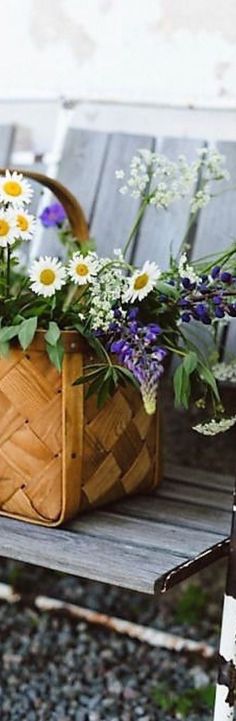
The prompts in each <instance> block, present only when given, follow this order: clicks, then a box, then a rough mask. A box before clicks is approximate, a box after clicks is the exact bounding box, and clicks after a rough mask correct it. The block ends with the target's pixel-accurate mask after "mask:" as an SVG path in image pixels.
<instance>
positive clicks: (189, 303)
mask: <svg viewBox="0 0 236 721" xmlns="http://www.w3.org/2000/svg"><path fill="white" fill-rule="evenodd" d="M233 281H234V277H233V276H232V274H231V273H230V272H228V271H226V270H221V267H220V266H219V265H216V266H215V267H214V268H213V269H212V271H211V275H210V276H207V275H206V274H203V275H202V276H201V277H200V278H199V281H198V283H197V286H196V285H195V287H194V288H193V285H192V284H191V283H190V282H188V279H187V278H182V279H181V283H182V286H183V289H182V292H181V298H180V299H179V300H178V306H179V307H180V309H181V313H180V316H181V320H182V321H183V322H184V323H189V321H190V320H191V319H194V320H197V321H200V322H201V323H203V324H204V325H210V324H211V323H212V321H213V320H214V319H221V318H224V317H225V315H226V314H228V315H230V316H235V315H236V312H235V308H236V305H235V304H234V303H232V295H231V290H230V289H229V288H227V286H230V285H231V284H232V283H233ZM230 295H231V297H230Z"/></svg>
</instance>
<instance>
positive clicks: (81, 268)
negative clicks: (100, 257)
mask: <svg viewBox="0 0 236 721" xmlns="http://www.w3.org/2000/svg"><path fill="white" fill-rule="evenodd" d="M75 272H76V273H77V275H80V276H81V275H82V276H85V275H88V273H89V268H88V266H87V265H86V263H78V265H77V266H76V268H75Z"/></svg>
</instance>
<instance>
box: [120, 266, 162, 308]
mask: <svg viewBox="0 0 236 721" xmlns="http://www.w3.org/2000/svg"><path fill="white" fill-rule="evenodd" d="M160 274H161V271H160V268H158V266H157V265H156V263H151V262H150V261H149V260H146V262H145V263H144V265H143V267H142V268H141V270H136V271H135V273H134V274H133V275H132V276H131V278H128V288H127V290H126V291H125V293H124V301H125V302H128V301H131V303H134V302H135V301H136V300H143V298H146V296H147V295H148V294H149V293H150V292H151V290H153V288H154V286H155V283H156V280H158V278H159V277H160Z"/></svg>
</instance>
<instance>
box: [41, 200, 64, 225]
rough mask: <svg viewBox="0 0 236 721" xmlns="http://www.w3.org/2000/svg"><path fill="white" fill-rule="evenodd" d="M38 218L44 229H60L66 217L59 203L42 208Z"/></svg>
mask: <svg viewBox="0 0 236 721" xmlns="http://www.w3.org/2000/svg"><path fill="white" fill-rule="evenodd" d="M39 217H40V220H41V222H42V224H43V225H44V227H45V228H53V227H54V226H59V227H60V226H61V225H62V223H64V221H65V220H66V217H67V216H66V212H65V210H64V208H63V205H61V203H52V205H48V206H47V207H46V208H44V210H43V212H42V213H41V215H40V216H39Z"/></svg>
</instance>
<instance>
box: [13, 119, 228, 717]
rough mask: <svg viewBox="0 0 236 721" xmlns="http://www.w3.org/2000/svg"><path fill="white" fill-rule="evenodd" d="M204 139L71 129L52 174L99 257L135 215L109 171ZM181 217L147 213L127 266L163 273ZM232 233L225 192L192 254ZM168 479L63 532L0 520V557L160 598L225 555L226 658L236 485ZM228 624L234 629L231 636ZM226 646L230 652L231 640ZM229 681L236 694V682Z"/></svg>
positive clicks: (224, 675) (200, 478) (181, 475)
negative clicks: (150, 264) (150, 263)
mask: <svg viewBox="0 0 236 721" xmlns="http://www.w3.org/2000/svg"><path fill="white" fill-rule="evenodd" d="M12 137H13V130H12V129H11V128H5V129H2V131H1V134H0V138H1V141H0V166H4V165H5V166H8V165H11V147H12ZM202 142H203V141H201V143H200V142H199V141H196V140H192V141H190V140H176V139H172V138H166V139H165V138H164V139H162V138H160V139H155V138H150V137H144V136H142V137H140V136H131V135H123V134H112V135H109V134H107V133H97V132H96V133H95V132H91V131H90V132H89V131H86V130H77V129H71V130H69V132H68V135H67V138H66V142H65V147H64V151H63V155H62V158H61V162H60V167H59V173H58V177H59V179H60V180H61V181H62V182H63V183H64V184H65V185H67V186H68V187H69V188H70V189H71V190H72V191H73V193H74V194H75V195H76V196H77V197H78V198H79V200H80V202H81V204H82V205H83V207H84V209H85V212H86V214H87V217H88V219H89V222H90V229H91V235H92V236H94V237H95V238H96V241H97V247H98V251H102V253H103V254H105V253H106V252H107V253H110V252H111V248H114V247H119V246H120V245H122V243H123V241H124V238H125V237H126V236H127V233H128V230H129V228H130V226H131V224H132V221H133V219H134V215H135V212H136V206H135V203H134V202H131V201H130V200H129V199H128V198H126V197H125V198H124V197H121V196H120V195H119V193H118V192H117V187H116V182H115V179H114V173H115V170H116V169H117V168H120V167H125V166H127V165H128V163H129V161H130V159H131V157H132V155H133V154H134V152H135V150H136V149H137V148H138V147H149V148H156V149H158V150H160V151H161V152H163V153H165V154H168V155H169V156H170V157H171V158H173V159H174V158H176V156H177V155H178V154H179V153H185V154H186V155H187V157H188V158H189V159H192V158H193V157H194V155H195V149H196V146H199V144H202ZM219 148H220V150H221V151H222V152H224V153H225V155H226V157H227V166H228V167H229V170H230V172H231V174H232V176H236V144H232V143H223V144H219ZM234 180H236V177H234ZM187 220H188V203H186V204H182V206H181V205H179V206H175V207H174V206H173V208H172V210H171V211H170V213H168V214H165V213H162V214H161V213H160V214H159V216H157V215H156V213H154V211H153V212H152V210H150V213H149V214H148V216H147V217H146V219H145V220H144V222H143V224H142V226H141V230H140V232H139V233H138V235H137V237H136V240H135V247H134V251H133V252H132V260H133V261H134V262H136V263H137V264H140V263H142V261H143V260H144V259H145V258H146V257H148V258H151V259H155V260H156V261H157V262H158V263H159V264H160V265H161V266H162V267H165V266H166V265H167V263H168V255H169V245H170V242H172V248H173V251H174V252H176V251H177V249H178V246H179V243H180V240H181V238H182V236H183V232H184V229H185V227H186V224H187ZM235 229H236V203H235V199H234V197H233V196H232V193H231V192H230V193H228V194H226V195H225V196H224V200H223V202H222V199H218V200H214V202H213V203H212V206H211V208H210V209H208V211H207V212H206V211H205V210H203V211H202V212H201V213H200V214H199V217H198V222H197V224H196V225H195V226H194V228H193V231H192V233H191V238H190V240H191V244H192V256H193V257H197V256H200V255H204V254H205V253H206V252H207V253H210V252H213V251H218V250H220V249H222V248H223V247H224V246H226V245H228V243H229V239H230V237H232V236H233V235H234V233H235ZM163 239H164V241H165V242H163ZM54 245H55V241H54ZM54 250H55V248H54ZM224 341H225V352H226V353H227V352H234V351H235V348H234V345H235V323H231V326H230V329H229V331H228V332H227V334H225V338H224ZM177 442H178V441H177ZM203 442H206V441H203ZM216 453H217V443H216ZM199 462H200V459H199ZM164 476H165V477H164V479H163V482H162V484H161V486H160V488H159V489H158V491H157V493H156V494H155V497H151V498H150V497H135V498H132V499H128V500H122V501H120V502H117V503H115V504H113V505H112V506H111V507H109V508H106V509H105V510H98V511H96V512H94V513H93V514H88V515H85V516H83V517H82V518H79V519H78V520H74V521H73V522H71V523H69V524H67V525H66V526H65V527H63V528H60V529H47V528H41V527H37V526H33V525H30V524H26V523H22V522H17V521H13V520H8V519H6V518H0V553H1V556H3V557H6V558H11V559H17V560H19V561H24V562H27V563H31V564H35V565H40V566H43V567H46V568H50V569H53V570H58V571H63V572H66V573H71V574H74V575H76V576H80V577H84V578H88V579H92V580H96V581H102V582H106V583H110V584H114V585H117V586H121V587H125V588H129V589H133V590H135V591H140V592H144V593H147V594H154V593H157V592H160V591H162V592H163V591H166V590H167V589H169V588H170V587H172V586H174V584H176V583H179V582H180V581H181V580H183V579H185V578H187V577H189V576H190V575H191V574H193V573H195V572H196V571H198V570H200V569H202V568H204V567H206V566H208V565H209V564H210V563H211V562H213V561H215V560H217V559H218V558H220V557H222V556H228V557H229V573H228V584H227V598H228V601H227V602H226V611H225V615H224V629H223V637H222V642H221V654H222V656H224V644H225V640H224V635H225V633H226V636H227V633H228V646H230V640H229V639H230V634H235V630H236V620H235V606H234V604H236V601H234V600H233V599H234V598H235V596H236V580H235V568H236V562H235V555H236V551H235V548H234V543H233V540H232V538H231V540H230V526H231V510H232V501H231V497H232V490H233V485H234V480H233V478H232V477H230V476H225V475H224V476H222V475H220V474H216V473H211V472H206V471H202V470H201V469H200V468H196V469H194V470H193V469H192V468H177V467H174V466H168V467H166V468H165V474H164ZM229 551H230V553H229ZM229 597H230V599H229ZM230 604H231V606H230V609H229V605H230ZM232 604H233V606H232ZM230 614H231V615H230ZM232 614H233V615H232ZM230 619H231V622H232V619H233V622H234V628H233V630H232V628H231V629H228V631H227V628H226V627H227V623H228V621H229V620H230ZM231 647H232V648H231V650H232V652H233V648H234V647H233V642H232V643H231ZM230 660H231V667H230V664H229V661H230ZM234 666H235V658H234V657H233V656H232V658H231V659H230V658H228V657H227V658H221V668H220V675H219V683H218V691H217V700H216V708H215V716H214V718H215V721H224V720H225V719H232V718H233V706H232V694H231V696H230V697H229V698H228V699H227V701H226V697H227V693H228V687H229V685H230V683H231V686H232V673H231V676H230V673H229V672H230V668H231V671H232V668H234ZM230 678H231V681H230V680H229V679H230ZM233 683H234V687H235V680H234V682H233ZM233 690H234V688H233ZM229 702H230V705H229Z"/></svg>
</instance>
